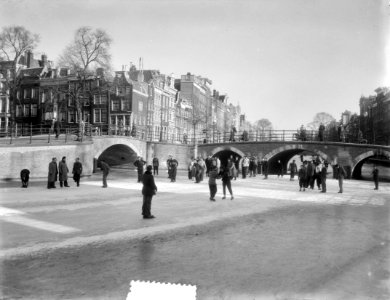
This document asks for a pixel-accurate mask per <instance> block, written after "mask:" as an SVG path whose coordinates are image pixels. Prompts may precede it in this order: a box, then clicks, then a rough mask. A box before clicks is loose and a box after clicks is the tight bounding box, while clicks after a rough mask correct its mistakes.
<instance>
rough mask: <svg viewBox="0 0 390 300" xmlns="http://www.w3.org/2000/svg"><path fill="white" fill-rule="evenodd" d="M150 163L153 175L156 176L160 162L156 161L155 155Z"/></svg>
mask: <svg viewBox="0 0 390 300" xmlns="http://www.w3.org/2000/svg"><path fill="white" fill-rule="evenodd" d="M152 163H153V175H156V174H157V175H158V167H159V165H160V162H159V161H158V158H157V156H156V155H155V156H154V157H153V161H152Z"/></svg>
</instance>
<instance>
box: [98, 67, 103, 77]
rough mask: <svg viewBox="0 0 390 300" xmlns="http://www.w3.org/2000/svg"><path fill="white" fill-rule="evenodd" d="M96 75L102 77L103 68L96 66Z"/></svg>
mask: <svg viewBox="0 0 390 300" xmlns="http://www.w3.org/2000/svg"><path fill="white" fill-rule="evenodd" d="M96 76H100V77H104V68H97V69H96Z"/></svg>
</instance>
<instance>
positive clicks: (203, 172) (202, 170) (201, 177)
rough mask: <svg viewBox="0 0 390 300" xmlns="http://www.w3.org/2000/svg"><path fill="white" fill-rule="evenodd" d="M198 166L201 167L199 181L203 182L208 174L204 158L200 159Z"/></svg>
mask: <svg viewBox="0 0 390 300" xmlns="http://www.w3.org/2000/svg"><path fill="white" fill-rule="evenodd" d="M198 165H199V172H200V174H199V179H200V181H203V179H204V174H205V173H206V163H205V161H204V160H203V158H202V157H199V159H198Z"/></svg>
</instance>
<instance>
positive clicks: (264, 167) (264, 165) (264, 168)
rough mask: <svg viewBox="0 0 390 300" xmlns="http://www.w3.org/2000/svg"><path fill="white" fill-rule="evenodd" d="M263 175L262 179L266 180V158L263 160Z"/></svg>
mask: <svg viewBox="0 0 390 300" xmlns="http://www.w3.org/2000/svg"><path fill="white" fill-rule="evenodd" d="M262 165H263V174H264V179H268V160H267V159H266V158H263V163H262Z"/></svg>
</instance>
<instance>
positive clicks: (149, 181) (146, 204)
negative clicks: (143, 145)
mask: <svg viewBox="0 0 390 300" xmlns="http://www.w3.org/2000/svg"><path fill="white" fill-rule="evenodd" d="M152 170H153V167H152V166H147V167H146V171H145V173H144V176H143V177H142V184H143V187H142V195H143V203H142V215H143V216H144V219H153V218H154V216H153V215H152V213H151V208H152V198H153V195H156V193H157V186H156V184H155V183H154V177H153V174H152Z"/></svg>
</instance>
